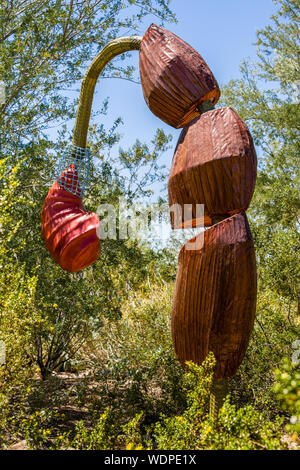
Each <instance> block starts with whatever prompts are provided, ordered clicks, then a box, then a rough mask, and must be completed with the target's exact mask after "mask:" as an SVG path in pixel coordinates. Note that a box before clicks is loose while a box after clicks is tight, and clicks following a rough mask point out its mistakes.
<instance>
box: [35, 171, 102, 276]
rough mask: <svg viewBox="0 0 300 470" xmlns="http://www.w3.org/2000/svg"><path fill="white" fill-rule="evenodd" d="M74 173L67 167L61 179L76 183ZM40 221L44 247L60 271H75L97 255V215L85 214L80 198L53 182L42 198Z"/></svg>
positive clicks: (98, 248)
mask: <svg viewBox="0 0 300 470" xmlns="http://www.w3.org/2000/svg"><path fill="white" fill-rule="evenodd" d="M74 172H76V168H74V166H72V165H71V166H70V167H69V168H68V170H67V171H65V172H63V174H62V176H61V179H62V180H64V179H65V181H66V182H67V183H68V181H71V180H72V179H73V180H74V179H75V180H76V176H77V175H76V173H75V175H74ZM70 184H71V183H70ZM67 185H68V184H67ZM78 189H79V188H78ZM41 219H42V235H43V238H44V240H45V243H46V246H47V248H48V250H49V252H50V254H51V255H52V256H53V258H54V260H55V261H56V262H57V263H58V264H59V265H60V266H61V267H62V268H63V269H65V270H66V271H70V272H76V271H80V270H81V269H84V268H86V267H88V266H90V265H91V264H92V263H93V262H94V261H96V259H97V258H98V256H99V254H100V240H99V237H98V235H97V230H98V228H99V219H98V216H97V215H96V214H94V213H92V212H86V211H85V210H84V207H83V205H82V201H81V198H80V197H78V196H76V195H74V194H72V193H70V192H68V191H66V190H65V189H64V188H62V187H61V186H60V185H59V183H58V182H57V181H56V182H55V183H54V184H53V185H52V187H51V188H50V190H49V192H48V195H47V197H46V199H45V202H44V207H43V211H42V216H41Z"/></svg>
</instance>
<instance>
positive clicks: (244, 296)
mask: <svg viewBox="0 0 300 470" xmlns="http://www.w3.org/2000/svg"><path fill="white" fill-rule="evenodd" d="M138 49H139V50H140V56H139V57H140V75H141V82H142V88H143V93H144V97H145V101H146V103H147V105H148V106H149V108H150V110H151V111H152V112H153V113H154V114H155V115H156V116H158V117H159V118H160V119H162V120H163V121H165V122H167V123H168V124H170V125H171V126H173V127H175V128H179V127H183V130H182V132H181V135H180V137H179V140H178V143H177V146H176V149H175V153H174V157H173V161H172V167H171V172H170V178H169V185H168V188H169V203H170V206H171V207H172V206H173V205H174V204H177V205H178V206H179V207H181V208H182V209H184V206H185V205H189V206H190V207H191V211H190V212H188V216H187V217H186V218H185V219H184V220H183V221H182V220H180V221H178V220H177V219H175V218H174V214H173V213H172V212H171V225H172V228H185V227H198V226H200V225H202V224H203V222H204V225H205V226H206V227H209V228H207V230H206V231H205V233H204V243H203V246H200V247H199V246H198V244H197V241H198V238H200V234H199V235H198V236H196V237H194V238H193V239H192V240H190V241H188V242H187V243H186V244H185V245H184V246H183V247H182V249H181V251H180V253H179V260H178V263H179V264H178V273H177V279H176V285H175V291H174V298H173V307H172V336H173V342H174V348H175V352H176V354H177V357H178V359H179V360H180V362H181V363H182V365H183V366H185V364H186V361H190V360H192V361H193V362H195V363H198V364H201V363H202V362H203V360H204V359H205V358H206V356H207V354H208V352H209V351H212V352H213V353H214V355H215V357H216V369H215V373H214V383H213V387H212V394H211V414H212V416H213V417H215V418H216V417H217V414H218V409H219V407H220V406H221V404H222V401H223V399H224V396H225V394H226V379H227V378H228V377H231V376H232V375H234V374H235V372H236V370H237V368H238V367H239V365H240V363H241V361H242V360H243V357H244V354H245V352H246V349H247V346H248V342H249V337H250V334H251V331H252V328H253V323H254V316H255V305H256V265H255V253H254V246H253V240H252V237H251V232H250V229H249V224H248V221H247V216H246V214H245V210H246V209H247V208H248V206H249V204H250V201H251V198H252V195H253V191H254V186H255V180H256V166H257V158H256V153H255V148H254V145H253V140H252V137H251V134H250V132H249V130H248V128H247V126H246V125H245V123H244V122H243V121H242V120H241V118H240V117H239V116H238V115H237V113H236V112H235V111H234V110H233V109H231V108H229V107H226V108H219V109H214V105H215V104H216V103H217V101H218V99H219V96H220V91H219V87H218V84H217V81H216V79H215V77H214V76H213V74H212V72H211V70H210V69H209V67H208V65H207V64H206V62H205V61H204V59H203V58H202V57H201V56H200V55H199V54H198V52H196V51H195V50H194V49H193V48H192V47H191V46H189V45H188V44H187V43H185V42H184V41H183V40H182V39H180V38H178V37H177V36H176V35H174V34H173V33H171V32H169V31H167V30H166V29H164V28H161V27H159V26H157V25H151V26H150V27H149V28H148V30H147V31H146V33H145V35H144V37H143V38H141V37H139V36H133V37H127V38H121V39H116V40H114V41H112V42H111V43H109V44H108V45H107V46H106V47H105V48H104V49H103V50H102V51H101V52H100V53H99V54H98V56H97V57H96V58H95V59H94V60H93V62H92V63H91V65H90V67H89V69H88V70H87V73H86V75H85V77H84V79H83V82H82V87H81V92H80V100H79V107H78V112H77V117H76V123H75V128H74V133H73V147H72V148H71V150H70V151H69V152H68V153H67V154H66V155H67V158H65V160H63V164H62V166H60V169H59V173H58V176H57V181H56V182H55V183H54V185H53V186H52V188H51V189H50V191H49V194H48V196H47V198H46V200H45V204H44V208H43V213H42V227H43V236H44V238H45V241H46V245H47V247H48V249H49V251H50V253H51V254H52V256H53V257H54V259H55V260H56V262H58V263H59V264H60V266H62V267H63V269H67V270H68V271H78V270H80V269H83V268H84V267H86V266H88V265H89V264H91V263H92V262H94V261H95V260H96V258H97V257H98V255H99V253H100V242H99V239H98V238H97V229H98V227H99V220H98V217H97V216H96V215H95V214H92V213H87V212H85V211H84V209H83V206H82V203H81V198H80V197H81V196H82V187H83V185H84V184H85V183H86V181H87V178H88V176H87V175H88V171H86V165H88V164H89V158H90V156H89V154H88V151H87V149H86V138H87V131H88V124H89V119H90V113H91V106H92V101H93V94H94V88H95V84H96V81H97V79H98V77H99V75H100V73H101V71H102V69H103V68H104V66H105V65H106V64H107V63H108V61H110V60H111V59H112V58H113V57H115V56H116V55H118V54H121V53H124V52H126V51H129V50H138ZM78 153H79V155H80V158H79V160H78ZM82 159H83V160H84V162H83V160H82ZM197 204H204V216H203V217H201V218H197V211H196V206H197ZM183 213H184V211H183ZM195 242H196V243H195ZM192 245H194V246H195V247H196V248H195V247H194V249H190V247H191V246H192Z"/></svg>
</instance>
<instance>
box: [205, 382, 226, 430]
mask: <svg viewBox="0 0 300 470" xmlns="http://www.w3.org/2000/svg"><path fill="white" fill-rule="evenodd" d="M227 394H228V379H213V384H212V388H211V392H210V404H209V415H210V417H211V418H212V419H213V422H214V423H215V424H216V423H217V422H218V415H219V411H220V409H221V408H222V406H223V403H224V401H225V398H226V395H227Z"/></svg>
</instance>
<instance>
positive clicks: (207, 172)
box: [168, 107, 257, 228]
mask: <svg viewBox="0 0 300 470" xmlns="http://www.w3.org/2000/svg"><path fill="white" fill-rule="evenodd" d="M256 167H257V157H256V152H255V148H254V145H253V140H252V137H251V134H250V132H249V130H248V128H247V126H246V124H245V123H244V122H243V121H242V119H241V118H240V117H239V116H238V114H237V113H236V112H235V111H234V110H233V109H232V108H230V107H226V108H219V109H215V110H212V111H207V112H206V113H204V114H202V115H201V116H200V117H198V118H196V119H194V120H193V121H192V122H191V123H190V124H188V125H187V126H186V127H185V128H184V129H183V130H182V132H181V135H180V137H179V140H178V143H177V147H176V149H175V153H174V157H173V161H172V167H171V171H170V177H169V185H168V189H169V204H170V206H172V205H173V204H179V205H180V206H181V207H182V210H183V209H184V204H192V205H193V208H192V209H193V210H192V212H191V216H190V218H191V219H192V221H191V220H185V223H186V224H187V225H193V226H194V227H196V226H199V225H201V222H202V221H197V220H196V204H204V215H205V221H204V222H205V225H206V226H210V225H211V224H212V221H211V219H212V218H214V217H215V216H218V215H224V214H228V215H233V214H235V213H237V212H240V211H241V210H246V209H247V208H248V206H249V204H250V201H251V198H252V195H253V191H254V187H255V181H256ZM180 222H181V221H179V222H177V221H176V220H174V216H173V214H172V213H171V224H172V228H181V227H182V225H181V223H180ZM198 222H199V223H198Z"/></svg>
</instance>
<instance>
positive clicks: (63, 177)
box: [56, 145, 92, 197]
mask: <svg viewBox="0 0 300 470" xmlns="http://www.w3.org/2000/svg"><path fill="white" fill-rule="evenodd" d="M91 158H92V157H91V153H90V150H89V149H86V148H81V147H76V146H75V145H72V146H70V147H68V148H67V149H66V151H65V152H64V153H63V154H62V156H61V157H60V158H59V160H58V163H57V173H56V179H57V182H58V183H59V185H60V186H62V187H63V188H64V189H65V190H66V191H69V192H70V193H72V194H75V196H79V197H82V195H83V193H84V191H85V190H86V189H87V187H88V183H89V179H90V172H91Z"/></svg>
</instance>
